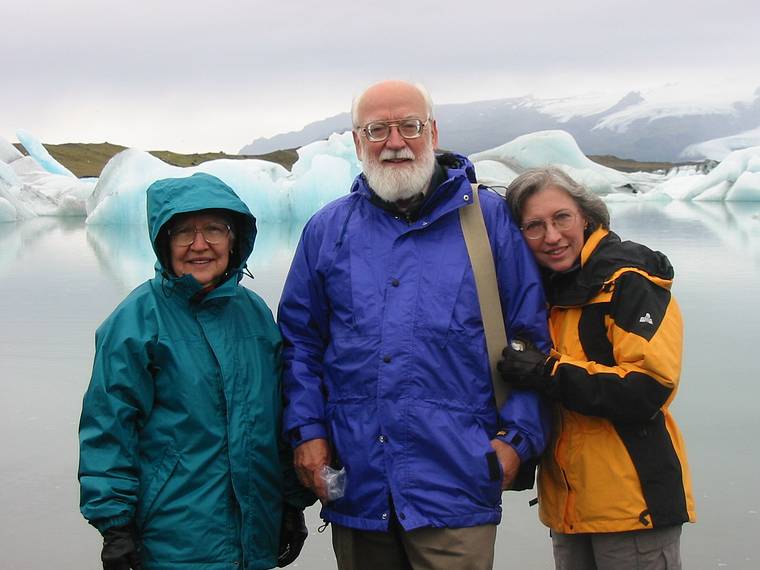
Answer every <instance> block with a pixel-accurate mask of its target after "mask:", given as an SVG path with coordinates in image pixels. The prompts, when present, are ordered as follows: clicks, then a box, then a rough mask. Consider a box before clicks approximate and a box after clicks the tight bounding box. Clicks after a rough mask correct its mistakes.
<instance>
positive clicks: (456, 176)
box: [351, 153, 476, 225]
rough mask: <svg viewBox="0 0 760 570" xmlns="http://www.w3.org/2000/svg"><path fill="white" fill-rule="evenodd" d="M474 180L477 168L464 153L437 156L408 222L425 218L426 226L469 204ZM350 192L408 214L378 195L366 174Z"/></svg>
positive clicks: (390, 211) (379, 205) (382, 207)
mask: <svg viewBox="0 0 760 570" xmlns="http://www.w3.org/2000/svg"><path fill="white" fill-rule="evenodd" d="M475 181H476V178H475V167H474V166H473V164H472V163H471V162H470V161H469V159H467V158H466V157H465V156H462V155H458V154H453V153H445V154H441V155H437V156H436V168H435V172H434V174H433V178H432V180H431V184H430V187H429V188H428V191H427V192H426V194H425V197H424V200H422V203H421V204H420V206H419V207H418V209H417V211H416V212H415V213H414V215H413V216H412V217H411V218H412V219H409V220H407V222H409V223H411V222H413V221H417V220H418V219H422V218H424V221H425V225H427V224H428V223H430V222H432V221H434V220H436V219H438V218H439V217H441V216H442V215H445V214H447V213H449V212H451V211H452V210H456V209H459V208H461V207H462V206H466V205H468V204H469V203H470V200H471V198H472V188H471V187H470V183H471V182H475ZM351 192H352V193H353V192H357V193H358V194H359V195H360V196H362V197H363V198H365V199H367V200H368V201H369V202H370V203H371V204H373V205H374V206H376V207H378V208H381V209H383V210H386V211H388V212H389V213H391V214H392V215H395V216H401V217H406V216H404V214H403V213H399V212H398V209H397V208H395V206H394V204H393V203H389V202H385V201H384V200H381V199H380V198H379V197H378V196H377V195H376V194H375V192H374V191H373V190H372V188H370V186H369V184H367V179H366V177H365V176H364V174H363V173H362V174H360V175H359V176H357V177H356V179H355V180H354V183H353V185H352V186H351ZM465 196H466V197H465Z"/></svg>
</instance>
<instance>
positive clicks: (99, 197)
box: [87, 132, 361, 225]
mask: <svg viewBox="0 0 760 570" xmlns="http://www.w3.org/2000/svg"><path fill="white" fill-rule="evenodd" d="M360 170H361V169H360V166H359V163H358V160H357V158H356V153H355V152H354V147H353V141H352V138H351V133H350V132H348V133H343V134H333V135H332V136H331V137H330V138H329V139H328V140H327V141H318V142H315V143H311V144H309V145H306V146H304V147H301V148H300V149H298V160H297V161H296V163H295V164H294V165H293V169H292V171H291V172H289V171H288V170H287V169H285V168H283V167H282V166H280V165H278V164H275V163H273V162H268V161H265V160H257V159H245V160H243V159H241V160H234V159H219V160H212V161H208V162H204V163H203V164H199V165H197V166H191V167H178V166H172V165H170V164H167V163H165V162H163V161H162V160H160V159H158V158H156V157H154V156H152V155H150V154H148V153H147V152H144V151H141V150H137V149H127V150H124V151H122V152H120V153H119V154H117V155H116V156H114V157H113V158H112V159H111V160H110V161H109V162H108V164H106V166H105V168H104V169H103V172H102V173H101V175H100V178H99V179H98V182H97V185H96V186H95V188H94V190H93V192H92V195H91V196H90V197H89V198H88V200H87V224H90V225H93V224H145V223H146V205H145V191H146V190H147V189H148V186H150V185H151V184H152V183H153V182H155V181H156V180H160V179H162V178H173V177H185V176H191V175H192V174H194V173H196V172H205V173H208V174H212V175H214V176H216V177H218V178H219V179H221V180H222V181H224V182H225V183H226V184H228V185H229V186H230V187H231V188H232V189H234V190H235V192H236V193H237V194H238V195H239V196H240V198H241V199H242V200H243V201H244V202H245V203H246V205H247V206H248V207H249V208H250V209H251V212H253V214H254V216H256V218H257V220H259V221H268V222H284V221H287V220H305V219H307V218H308V217H309V216H311V214H313V213H314V212H315V211H316V210H317V209H318V208H320V207H321V206H323V205H324V204H326V203H327V202H329V201H331V200H334V199H335V198H337V197H338V196H340V195H342V194H345V193H347V192H348V190H349V188H350V185H351V181H352V179H353V178H354V176H356V174H357V173H358V172H360Z"/></svg>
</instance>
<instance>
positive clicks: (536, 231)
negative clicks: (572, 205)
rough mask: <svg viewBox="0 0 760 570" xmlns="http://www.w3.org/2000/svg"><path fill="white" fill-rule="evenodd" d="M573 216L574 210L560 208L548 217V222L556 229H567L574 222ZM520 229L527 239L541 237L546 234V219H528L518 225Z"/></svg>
mask: <svg viewBox="0 0 760 570" xmlns="http://www.w3.org/2000/svg"><path fill="white" fill-rule="evenodd" d="M575 217H576V216H575V212H571V211H570V210H560V211H559V212H557V213H556V214H554V215H553V216H552V217H551V218H550V219H549V222H550V223H551V224H552V225H553V226H554V227H555V228H556V229H557V230H560V231H562V230H569V229H570V228H571V227H572V226H573V223H575ZM520 229H521V230H522V233H523V234H524V235H525V237H526V238H528V239H541V238H542V237H544V236H545V235H546V220H528V221H527V222H525V223H524V224H523V225H522V226H520Z"/></svg>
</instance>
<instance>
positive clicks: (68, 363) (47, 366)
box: [0, 202, 760, 570]
mask: <svg viewBox="0 0 760 570" xmlns="http://www.w3.org/2000/svg"><path fill="white" fill-rule="evenodd" d="M610 207H611V211H612V225H613V229H614V230H615V231H617V232H618V233H619V234H620V235H621V236H622V237H623V239H633V240H638V241H642V242H644V243H646V244H647V245H649V246H650V247H652V248H654V249H660V250H661V251H664V252H665V253H667V254H668V256H669V257H670V258H671V260H672V262H673V264H674V266H675V268H676V281H675V287H674V288H675V293H676V295H677V297H678V300H679V302H680V304H681V308H682V310H683V313H684V318H685V322H686V347H685V362H684V374H683V381H682V385H681V391H680V393H679V395H678V397H677V399H676V401H675V404H674V410H675V414H676V417H677V419H678V421H679V423H680V425H681V427H682V428H683V431H684V434H685V437H686V441H687V446H688V451H689V456H690V462H691V467H692V472H693V479H694V491H695V497H696V500H697V514H698V517H699V521H698V523H697V524H696V525H690V526H688V527H687V528H686V529H685V532H684V536H683V556H684V567H686V568H690V569H707V568H715V567H716V566H718V565H726V567H728V568H747V569H749V568H755V567H757V565H758V558H760V557H759V556H758V554H757V552H756V546H755V545H754V541H755V540H756V538H757V536H760V514H758V513H760V493H759V492H758V491H757V482H756V478H757V474H758V473H760V459H758V457H757V455H756V454H755V453H754V449H755V447H756V444H755V437H756V436H757V434H759V433H760V420H758V419H757V413H756V408H757V401H758V399H759V398H760V388H758V383H757V378H758V370H759V367H758V365H757V363H756V362H757V361H756V359H754V358H753V354H754V351H755V350H756V341H757V338H758V332H757V331H758V330H760V300H758V291H760V219H758V217H760V204H740V203H696V202H695V203H685V202H662V203H657V202H648V203H642V204H639V203H614V204H610ZM299 233H300V227H298V226H293V227H291V226H287V225H274V226H269V225H265V224H262V225H260V227H259V235H258V237H257V240H256V246H255V248H254V252H253V256H252V259H251V270H252V272H253V273H254V275H255V279H254V280H253V281H252V280H251V279H250V278H248V277H246V278H244V280H243V283H244V284H245V285H246V286H248V287H251V288H253V289H254V290H256V291H257V292H259V293H260V294H261V295H262V296H263V297H264V299H265V300H266V301H267V303H269V306H270V307H272V309H273V311H274V310H275V309H276V303H277V300H278V298H279V295H280V291H281V289H282V283H283V280H284V277H285V274H286V272H287V269H288V266H289V263H290V259H291V256H292V253H293V250H294V248H295V246H296V243H297V240H298V236H299ZM153 263H154V258H153V254H152V250H151V249H150V246H149V244H148V240H147V230H146V229H145V228H144V227H136V228H130V227H107V226H99V227H96V226H89V227H85V225H84V224H83V222H82V221H81V220H76V219H75V220H70V219H69V220H63V219H53V218H39V219H35V220H29V221H27V222H22V223H13V224H0V283H2V286H1V287H2V288H1V289H0V291H2V295H0V315H1V316H0V323H1V324H2V326H0V362H2V375H1V376H0V379H1V380H0V381H2V383H3V388H2V394H3V397H2V400H1V401H0V426H1V427H2V431H1V432H0V433H2V435H3V453H2V459H1V460H0V461H1V463H0V465H1V466H2V469H0V504H2V505H3V509H2V511H1V512H0V551H1V552H2V553H3V561H2V564H0V566H2V567H7V568H44V567H48V566H50V567H52V566H55V567H57V568H66V569H68V568H71V569H88V568H90V569H93V570H94V569H96V568H99V567H100V565H99V538H98V535H97V532H96V531H95V530H94V529H92V528H89V527H88V526H87V525H86V523H85V522H84V521H83V519H82V518H81V517H80V515H79V512H78V487H77V481H76V467H77V442H76V429H77V423H78V418H79V409H80V406H81V397H82V394H83V392H84V389H85V386H86V384H87V381H88V379H89V368H90V365H91V360H92V355H93V334H94V331H95V328H96V327H97V325H98V324H99V323H100V322H101V321H102V320H103V319H104V318H105V317H106V316H107V315H108V313H109V312H110V311H111V310H112V309H113V307H114V306H115V305H116V304H117V303H118V302H119V301H121V299H123V298H124V296H125V295H126V294H127V293H128V292H129V290H131V289H132V288H133V287H134V286H135V285H137V284H138V283H139V282H141V281H142V280H144V279H145V278H147V277H149V276H152V274H153ZM533 496H534V494H533V493H519V494H510V493H507V494H506V495H505V507H504V511H505V517H504V522H503V523H502V526H501V528H500V531H499V539H498V542H497V567H499V568H522V569H545V568H551V567H552V562H551V547H550V543H549V539H548V532H547V531H546V529H544V527H542V526H541V525H540V523H538V522H537V521H536V509H531V508H529V507H528V506H527V501H528V500H529V499H530V498H532V497H533ZM308 519H309V527H310V530H311V536H310V538H309V541H308V542H307V546H306V548H305V550H304V554H303V555H302V557H301V558H300V559H299V561H298V567H301V568H308V569H316V570H322V569H327V568H334V562H333V558H332V553H331V548H330V540H329V530H328V531H327V532H326V533H324V534H318V533H317V532H316V528H317V526H318V509H317V508H312V509H310V510H309V511H308Z"/></svg>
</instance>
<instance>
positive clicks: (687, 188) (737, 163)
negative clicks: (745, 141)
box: [657, 146, 760, 202]
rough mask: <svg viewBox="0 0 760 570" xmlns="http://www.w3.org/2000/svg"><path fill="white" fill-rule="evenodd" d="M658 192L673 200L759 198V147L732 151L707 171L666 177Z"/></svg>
mask: <svg viewBox="0 0 760 570" xmlns="http://www.w3.org/2000/svg"><path fill="white" fill-rule="evenodd" d="M657 191H659V192H662V193H664V194H667V195H669V196H670V197H671V198H673V199H674V200H695V201H719V200H725V201H735V202H756V201H760V146H755V147H751V148H746V149H742V150H737V151H734V152H732V153H731V154H729V155H728V156H727V157H726V158H725V160H723V161H722V162H721V163H720V164H719V165H718V166H716V167H715V168H714V169H712V170H711V171H710V172H709V173H707V174H696V175H693V176H684V177H676V178H670V179H668V180H665V181H664V182H663V183H662V184H660V186H659V187H658V188H657Z"/></svg>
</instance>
